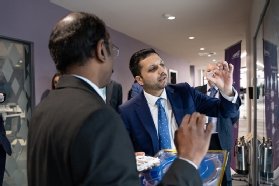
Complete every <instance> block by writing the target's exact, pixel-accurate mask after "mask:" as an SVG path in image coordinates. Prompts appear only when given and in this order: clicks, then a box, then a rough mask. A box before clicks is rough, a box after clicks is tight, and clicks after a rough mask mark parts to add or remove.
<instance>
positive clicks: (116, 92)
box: [106, 80, 123, 111]
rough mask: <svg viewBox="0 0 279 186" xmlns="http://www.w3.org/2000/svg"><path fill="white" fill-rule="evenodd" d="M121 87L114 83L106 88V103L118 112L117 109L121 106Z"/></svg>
mask: <svg viewBox="0 0 279 186" xmlns="http://www.w3.org/2000/svg"><path fill="white" fill-rule="evenodd" d="M122 97H123V94H122V86H121V84H119V83H117V82H116V81H113V80H111V82H110V83H109V84H108V85H107V86H106V103H107V104H108V105H110V106H112V108H114V110H116V111H118V107H119V106H120V105H121V104H122Z"/></svg>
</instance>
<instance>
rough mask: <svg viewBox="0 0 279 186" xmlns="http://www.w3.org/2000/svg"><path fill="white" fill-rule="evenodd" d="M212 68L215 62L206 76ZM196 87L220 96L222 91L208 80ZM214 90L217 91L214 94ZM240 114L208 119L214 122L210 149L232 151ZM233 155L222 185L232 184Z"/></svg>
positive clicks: (205, 92)
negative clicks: (234, 128) (231, 166)
mask: <svg viewBox="0 0 279 186" xmlns="http://www.w3.org/2000/svg"><path fill="white" fill-rule="evenodd" d="M212 68H214V64H208V65H207V68H206V72H205V77H207V74H208V75H210V73H211V71H212ZM196 89H197V90H198V91H200V92H202V93H204V94H207V95H209V96H212V97H215V98H219V97H220V92H219V89H218V88H217V87H216V86H215V85H214V83H213V82H211V81H210V80H208V83H207V84H206V85H203V86H198V87H196ZM213 90H214V92H215V93H213V94H212V91H213ZM238 119H239V114H238V115H237V116H236V117H234V118H230V117H229V118H224V117H222V116H221V115H219V116H218V117H211V118H209V119H208V120H211V122H212V124H213V134H212V136H211V141H210V145H209V150H226V151H227V152H230V151H231V149H232V146H233V143H232V136H233V130H232V128H233V125H234V124H235V123H236V122H237V121H238ZM230 165H231V155H230V154H229V158H228V161H227V166H226V171H225V175H224V178H223V181H222V186H231V185H232V181H231V180H232V178H231V170H230Z"/></svg>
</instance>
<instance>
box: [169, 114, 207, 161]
mask: <svg viewBox="0 0 279 186" xmlns="http://www.w3.org/2000/svg"><path fill="white" fill-rule="evenodd" d="M204 125H205V115H202V114H200V113H197V112H194V113H193V114H192V115H188V114H187V115H186V116H184V118H183V120H182V123H181V125H180V127H179V128H178V130H176V132H175V138H174V142H175V146H176V149H177V153H178V156H179V157H181V158H185V159H188V160H191V161H192V162H193V163H195V164H196V165H197V166H199V164H200V163H201V161H202V159H203V158H204V156H205V154H206V152H207V151H208V147H209V142H210V138H211V131H212V124H211V123H210V124H208V125H207V127H206V129H204Z"/></svg>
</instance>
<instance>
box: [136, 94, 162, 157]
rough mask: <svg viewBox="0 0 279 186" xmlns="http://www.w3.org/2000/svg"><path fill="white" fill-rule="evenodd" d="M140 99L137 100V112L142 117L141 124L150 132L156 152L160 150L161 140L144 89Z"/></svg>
mask: <svg viewBox="0 0 279 186" xmlns="http://www.w3.org/2000/svg"><path fill="white" fill-rule="evenodd" d="M138 99H139V100H138V101H137V102H136V103H137V105H136V112H137V115H138V117H139V118H140V121H141V124H142V125H143V127H144V128H145V130H146V131H147V133H148V134H149V136H150V137H151V139H152V145H153V150H154V153H155V152H158V151H159V141H158V135H157V130H156V128H155V124H154V121H153V118H152V115H151V112H150V109H149V107H148V104H147V101H146V98H145V97H144V94H143V91H142V92H141V93H140V95H139V98H138Z"/></svg>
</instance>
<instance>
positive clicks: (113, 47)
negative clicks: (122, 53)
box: [111, 44, 119, 57]
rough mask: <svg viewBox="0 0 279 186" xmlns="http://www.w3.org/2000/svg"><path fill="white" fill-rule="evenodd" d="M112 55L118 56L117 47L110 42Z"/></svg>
mask: <svg viewBox="0 0 279 186" xmlns="http://www.w3.org/2000/svg"><path fill="white" fill-rule="evenodd" d="M111 55H112V57H117V56H119V48H118V47H117V46H116V45H115V44H112V52H111Z"/></svg>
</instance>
